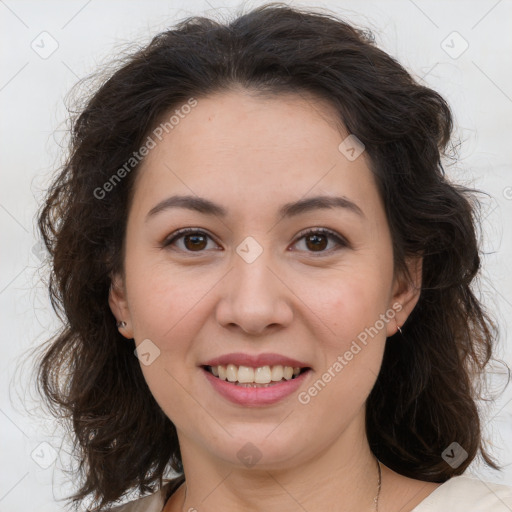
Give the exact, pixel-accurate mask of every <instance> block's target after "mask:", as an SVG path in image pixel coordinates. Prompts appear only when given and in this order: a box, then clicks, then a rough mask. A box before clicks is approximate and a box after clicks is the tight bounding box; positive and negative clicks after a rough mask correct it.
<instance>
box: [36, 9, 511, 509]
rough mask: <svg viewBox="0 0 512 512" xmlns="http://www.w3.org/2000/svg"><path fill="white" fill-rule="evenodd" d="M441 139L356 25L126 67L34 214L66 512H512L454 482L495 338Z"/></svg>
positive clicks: (433, 99)
mask: <svg viewBox="0 0 512 512" xmlns="http://www.w3.org/2000/svg"><path fill="white" fill-rule="evenodd" d="M451 128H452V117H451V113H450V109H449V107H448V105H447V104H446V102H445V101H444V100H443V99H442V98H441V97H440V96H439V95H438V94H437V93H436V92H434V91H432V90H430V89H429V88H427V87H424V86H421V85H419V84H418V83H416V82H415V81H414V80H413V79H412V77H411V76H410V75H409V74H408V73H407V72H406V71H405V70H404V68H403V67H401V66H400V65H399V64H398V63H397V62H396V61H395V60H393V59H392V58H391V57H390V56H389V55H387V54H386V53H384V52H383V51H381V50H379V49H378V48H376V47H375V46H374V45H373V43H372V40H371V38H370V36H369V35H368V34H367V33H364V32H362V31H360V30H357V29H355V28H353V27H352V26H350V25H349V24H346V23H345V22H343V21H341V20H339V19H337V18H335V17H334V16H330V15H326V14H318V13H314V12H308V11H305V10H299V9H293V8H290V7H288V6H285V5H281V4H271V5H267V6H263V7H260V8H257V9H255V10H253V11H252V12H249V13H248V14H246V15H243V16H241V17H239V18H238V19H236V20H234V21H232V22H231V23H228V24H226V25H222V24H219V23H216V22H214V21H212V20H209V19H205V18H192V19H189V20H186V21H184V22H182V23H180V24H179V25H178V26H177V27H176V28H175V29H174V30H169V31H167V32H164V33H162V34H159V35H158V36H156V37H155V38H154V39H153V41H152V42H151V43H150V44H149V45H148V46H147V47H146V48H143V49H142V50H140V51H139V52H137V53H135V54H133V55H131V56H130V57H128V58H127V60H126V61H125V62H124V63H123V65H122V66H121V67H120V68H119V69H118V70H117V71H116V72H115V73H114V74H113V75H112V76H111V77H110V78H109V79H108V80H107V81H105V82H104V83H103V84H102V85H101V86H100V87H99V89H98V90H97V91H96V92H95V93H94V95H93V96H92V97H91V98H90V100H89V101H88V103H87V105H86V106H85V108H84V110H83V112H81V113H80V115H79V116H78V117H77V118H76V120H75V122H74V126H73V137H72V143H71V144H72V145H71V151H70V156H69V159H68V161H67V163H66V165H65V166H64V168H63V169H62V171H61V173H60V175H59V177H58V179H57V180H56V181H55V183H54V184H53V186H52V188H51V189H50V191H49V194H48V197H47V200H46V203H45V205H44V206H43V209H42V210H41V212H40V217H39V226H40V230H41V232H42V235H43V237H44V239H45V242H46V245H47V247H48V249H49V251H50V253H51V255H52V258H53V260H52V261H53V275H52V281H51V284H50V292H51V296H52V299H53V303H54V306H55V307H56V308H58V309H60V310H61V311H62V312H63V313H64V315H65V318H66V320H67V328H66V329H65V330H64V331H63V332H62V333H60V334H59V335H58V336H57V337H56V339H55V340H53V341H52V344H51V345H50V346H49V347H48V348H47V349H46V351H45V354H44V358H43V359H42V361H41V363H40V367H39V375H38V377H39V379H38V382H39V384H40V386H41V390H42V392H43V394H44V396H45V397H47V399H48V400H49V402H50V403H51V404H52V405H53V406H54V409H55V413H56V414H58V415H62V416H68V417H70V418H71V420H72V423H73V430H74V433H75V435H76V448H77V455H78V457H79V459H80V461H81V465H80V469H81V475H82V483H81V488H80V489H79V490H78V492H77V493H76V494H75V495H74V496H73V500H74V502H75V503H79V502H81V501H83V500H85V499H86V498H90V499H92V503H93V505H94V510H104V509H105V508H106V507H108V506H109V505H112V504H114V503H115V502H116V501H117V500H119V499H120V498H121V497H123V496H124V495H125V494H126V493H127V492H128V491H130V490H134V489H138V491H139V493H140V495H141V497H140V498H139V499H138V500H135V501H133V502H131V503H130V504H125V505H122V506H120V507H119V508H116V509H115V510H118V511H123V512H126V511H135V510H137V511H138V510H145V511H150V512H153V511H154V512H157V511H158V512H161V511H165V512H176V511H185V510H188V511H194V510H197V511H218V510H226V511H235V510H236V511H237V510H256V511H259V510H261V511H277V510H280V511H286V510H290V511H292V510H293V511H295V510H307V511H309V512H314V511H319V510H336V511H337V512H348V511H355V510H357V511H363V510H368V511H370V510H379V511H380V512H391V511H397V510H400V511H402V512H405V511H412V510H414V511H415V512H426V511H430V510H451V511H452V512H453V511H456V510H464V511H465V512H467V511H469V510H478V511H483V510H493V511H494V510H501V508H500V507H506V508H503V510H508V509H512V489H510V488H508V487H506V486H500V485H496V484H490V483H485V482H481V481H480V480H478V479H476V478H469V477H467V476H461V475H462V473H464V471H465V469H466V468H467V467H468V466H469V464H470V463H471V461H472V460H473V459H474V458H475V457H476V456H477V455H479V454H480V455H481V456H482V458H483V460H484V461H485V462H486V463H487V464H488V465H489V466H491V467H493V468H495V469H498V466H497V465H496V463H495V462H494V461H493V460H492V458H491V456H490V455H489V454H488V453H487V451H486V449H485V446H484V442H483V440H482V437H481V433H482V425H481V422H480V419H479V415H478V410H477V405H476V399H477V398H478V396H477V393H476V389H477V386H476V384H477V380H478V379H479V377H480V375H481V373H482V371H483V370H484V368H485V366H486V364H487V362H488V361H489V360H490V358H491V356H492V350H493V346H494V340H495V338H496V332H495V328H494V325H493V323H492V321H491V319H490V318H489V317H488V316H487V314H486V312H485V311H484V308H483V306H482V304H480V302H479V301H478V299H477V298H476V297H475V295H474V294H473V292H472V290H471V287H470V285H471V284H472V282H473V280H474V278H475V276H477V274H478V271H479V268H480V260H479V249H478V245H477V240H476V235H475V229H476V225H475V223H476V220H474V213H475V208H476V204H475V203H476V199H475V198H474V196H473V195H472V191H471V190H468V189H465V188H463V187H461V186H458V185H455V184H453V183H450V182H449V180H448V179H447V178H446V176H445V174H444V171H443V168H442V165H441V156H442V155H443V152H444V150H445V148H446V146H447V144H448V142H449V138H450V133H451ZM169 470H173V471H174V472H175V473H177V474H178V475H179V476H178V477H177V478H174V479H171V481H169V482H166V483H165V484H164V477H166V476H168V475H169ZM148 492H152V493H153V494H151V495H150V496H143V495H144V494H147V493H148Z"/></svg>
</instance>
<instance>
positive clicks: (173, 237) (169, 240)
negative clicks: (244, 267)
mask: <svg viewBox="0 0 512 512" xmlns="http://www.w3.org/2000/svg"><path fill="white" fill-rule="evenodd" d="M192 234H193V235H206V236H207V237H209V238H211V239H212V237H211V236H210V235H209V234H208V233H206V232H205V231H202V230H199V229H197V228H183V229H180V230H178V231H176V232H175V233H173V234H172V235H171V236H170V237H168V238H167V239H166V240H164V242H163V243H162V248H165V247H169V246H170V245H171V244H173V243H174V242H175V241H176V240H179V239H180V238H183V237H184V236H186V235H192ZM308 235H326V236H328V237H329V238H332V239H334V240H335V241H336V243H337V244H338V247H336V248H334V249H332V248H331V249H328V250H323V251H318V252H317V253H316V254H315V251H307V252H309V253H310V254H312V255H315V256H316V255H318V256H322V255H324V254H330V253H331V252H332V251H336V250H339V249H341V248H345V247H349V246H350V245H349V243H348V242H347V241H346V240H345V239H344V238H343V237H341V236H340V235H338V234H336V233H335V232H334V231H331V230H329V229H326V228H313V229H307V230H305V231H302V232H300V233H299V234H298V235H297V238H296V240H295V242H294V245H295V243H297V242H298V241H299V240H301V239H303V238H305V237H307V236H308ZM185 252H187V253H190V254H193V253H194V252H197V253H198V254H200V253H202V252H204V250H201V251H185Z"/></svg>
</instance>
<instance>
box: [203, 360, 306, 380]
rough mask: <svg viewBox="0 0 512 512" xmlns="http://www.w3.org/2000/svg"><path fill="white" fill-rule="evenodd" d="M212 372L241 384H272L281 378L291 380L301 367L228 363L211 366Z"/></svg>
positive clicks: (220, 377) (221, 377) (216, 375)
mask: <svg viewBox="0 0 512 512" xmlns="http://www.w3.org/2000/svg"><path fill="white" fill-rule="evenodd" d="M208 368H209V370H210V372H211V373H213V375H215V377H218V378H219V379H221V380H227V381H229V382H238V383H240V384H253V383H256V384H270V383H271V382H279V381H281V380H283V379H284V380H291V379H292V378H293V377H296V376H297V375H299V373H300V370H301V369H300V368H293V367H292V366H282V365H280V364H278V365H276V366H260V367H258V368H251V367H250V366H236V365H234V364H228V365H227V366H224V365H218V366H209V367H208Z"/></svg>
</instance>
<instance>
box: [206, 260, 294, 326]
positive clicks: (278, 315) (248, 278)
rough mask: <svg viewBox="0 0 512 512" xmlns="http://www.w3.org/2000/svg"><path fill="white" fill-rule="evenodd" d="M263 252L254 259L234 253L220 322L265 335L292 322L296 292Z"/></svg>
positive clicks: (226, 283) (226, 279)
mask: <svg viewBox="0 0 512 512" xmlns="http://www.w3.org/2000/svg"><path fill="white" fill-rule="evenodd" d="M269 252H270V251H263V253H262V254H261V255H260V256H259V257H258V258H257V259H256V260H255V261H253V262H252V263H248V262H246V261H245V260H244V259H243V258H241V257H239V256H238V255H237V254H235V255H234V261H233V266H234V268H233V270H232V271H231V272H229V274H228V275H227V276H226V278H225V281H224V288H223V289H222V296H221V299H220V301H219V303H218V304H217V309H216V318H217V322H218V323H219V324H220V325H221V326H223V327H225V328H228V329H232V330H233V329H241V330H242V331H243V332H244V333H246V334H251V335H261V334H266V333H268V332H269V331H271V330H279V329H280V328H284V327H286V326H288V325H289V324H290V323H291V321H292V318H293V310H292V298H293V293H292V292H291V291H290V289H289V288H288V287H287V286H286V284H287V283H286V281H285V279H283V277H284V276H280V275H279V274H280V273H279V271H278V270H275V269H274V268H271V267H276V265H271V262H270V261H269V258H268V257H267V256H266V255H267V254H268V253H269Z"/></svg>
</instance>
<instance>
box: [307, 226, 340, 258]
mask: <svg viewBox="0 0 512 512" xmlns="http://www.w3.org/2000/svg"><path fill="white" fill-rule="evenodd" d="M303 239H304V242H305V246H306V248H307V250H309V251H308V252H316V253H326V252H327V253H329V252H331V251H332V250H337V249H340V248H342V247H349V244H348V242H347V241H346V240H345V239H344V238H343V237H341V236H340V235H338V234H336V233H335V232H333V231H331V230H329V229H326V228H316V229H308V230H307V231H303V232H301V233H299V238H298V241H297V243H298V242H299V241H301V240H303ZM329 239H331V240H334V241H335V242H336V245H337V247H336V246H335V247H334V248H332V247H331V248H330V249H328V250H325V249H326V247H327V245H328V243H329V242H328V241H329Z"/></svg>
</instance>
